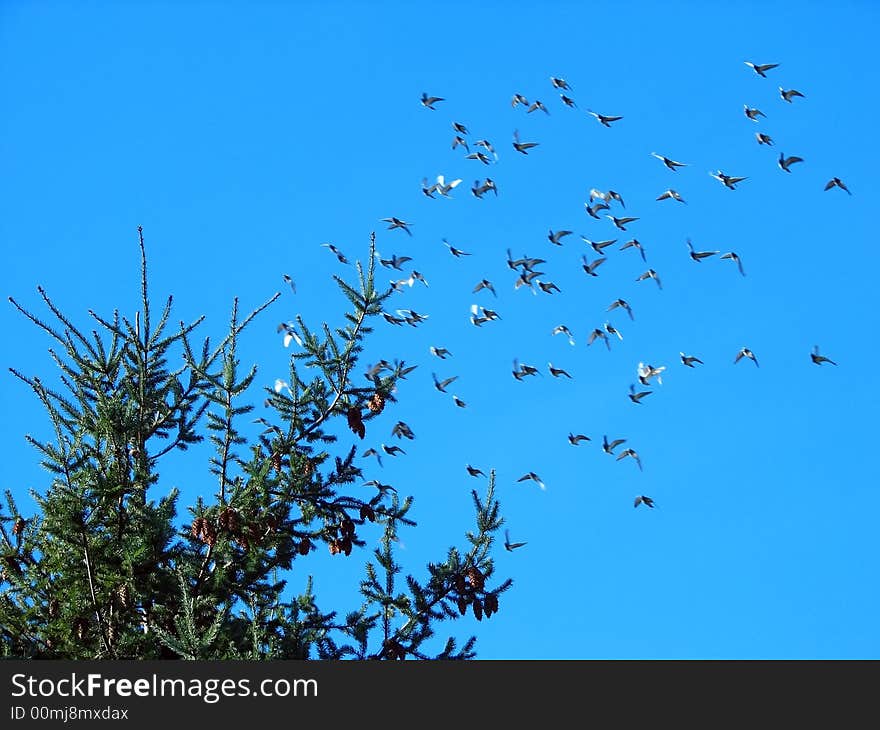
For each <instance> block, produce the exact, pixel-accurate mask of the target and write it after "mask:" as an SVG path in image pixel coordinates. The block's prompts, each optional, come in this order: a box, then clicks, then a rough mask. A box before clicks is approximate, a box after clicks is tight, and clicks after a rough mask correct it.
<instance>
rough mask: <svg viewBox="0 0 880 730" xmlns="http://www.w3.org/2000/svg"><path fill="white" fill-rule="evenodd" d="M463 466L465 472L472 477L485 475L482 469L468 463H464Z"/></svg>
mask: <svg viewBox="0 0 880 730" xmlns="http://www.w3.org/2000/svg"><path fill="white" fill-rule="evenodd" d="M464 468H465V469H467V473H468V474H470V475H471V476H472V477H484V476H486V475H485V474H484V473H483V472H482V471H480V470H479V469H477V467H475V466H471V465H470V464H465V465H464Z"/></svg>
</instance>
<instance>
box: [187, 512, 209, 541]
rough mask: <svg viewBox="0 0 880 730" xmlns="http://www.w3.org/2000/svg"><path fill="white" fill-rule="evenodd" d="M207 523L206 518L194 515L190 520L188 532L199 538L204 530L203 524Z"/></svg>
mask: <svg viewBox="0 0 880 730" xmlns="http://www.w3.org/2000/svg"><path fill="white" fill-rule="evenodd" d="M207 524H208V520H206V519H205V518H204V517H196V518H195V519H194V520H193V522H192V526H191V527H190V528H189V532H190V534H191V535H192V536H193V537H194V538H195V539H196V540H201V539H202V536H203V534H204V531H205V526H206V525H207Z"/></svg>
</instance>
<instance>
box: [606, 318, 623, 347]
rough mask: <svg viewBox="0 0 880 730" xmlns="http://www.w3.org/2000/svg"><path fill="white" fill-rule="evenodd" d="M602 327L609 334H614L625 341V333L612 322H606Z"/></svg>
mask: <svg viewBox="0 0 880 730" xmlns="http://www.w3.org/2000/svg"><path fill="white" fill-rule="evenodd" d="M602 327H603V328H604V329H605V331H606V332H607V333H608V334H609V335H614V336H615V337H616V338H617V339H618V340H620V341H621V342H623V335H622V334H620V332H619V331H618V330H617V328H616V327H615V326H614V325H613V324H611V322H606V323H605V324H604V325H602Z"/></svg>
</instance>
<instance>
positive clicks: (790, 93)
mask: <svg viewBox="0 0 880 730" xmlns="http://www.w3.org/2000/svg"><path fill="white" fill-rule="evenodd" d="M779 95H780V96H781V97H782V98H783V99H784V100H785V101H787V102H788V103H789V104H791V103H792V101H791V100H792V99H794V97H796V96H800V97H803V98H806V97H805V96H804V95H803V94H802V93H801V92H800V91H798V90H797V89H783V88H782V87H781V86H780V87H779Z"/></svg>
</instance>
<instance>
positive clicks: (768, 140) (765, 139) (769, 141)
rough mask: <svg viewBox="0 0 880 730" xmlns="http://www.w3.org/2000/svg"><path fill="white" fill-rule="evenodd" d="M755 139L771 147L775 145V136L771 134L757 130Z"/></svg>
mask: <svg viewBox="0 0 880 730" xmlns="http://www.w3.org/2000/svg"><path fill="white" fill-rule="evenodd" d="M755 139H756V140H758V144H765V145H767V146H769V147H772V146H773V138H772V137H771V136H770V135H769V134H764V133H763V132H755Z"/></svg>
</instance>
